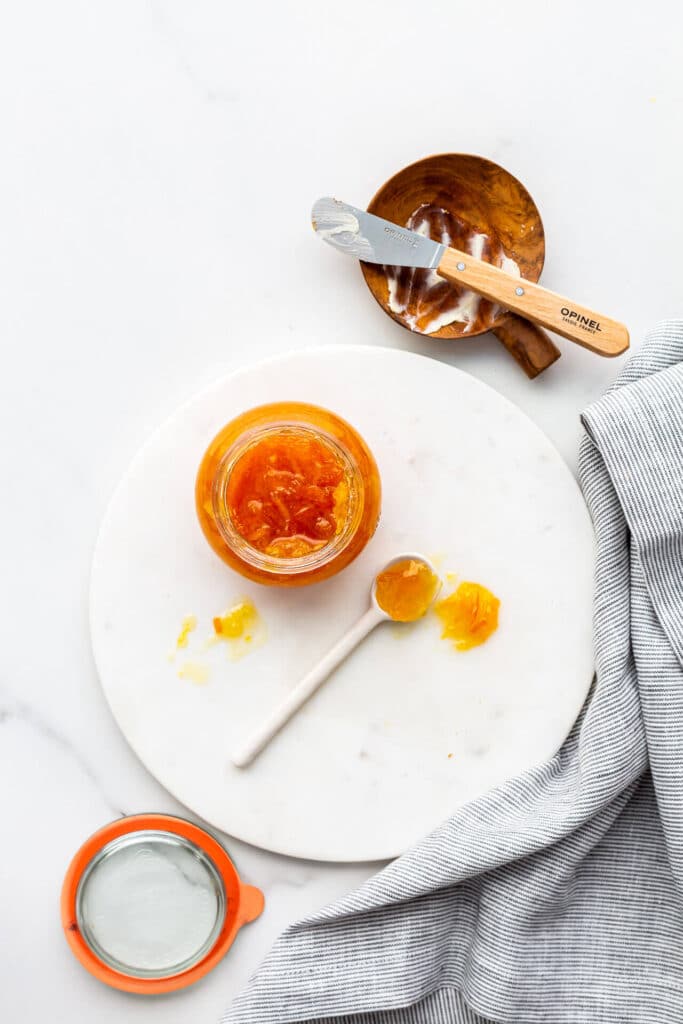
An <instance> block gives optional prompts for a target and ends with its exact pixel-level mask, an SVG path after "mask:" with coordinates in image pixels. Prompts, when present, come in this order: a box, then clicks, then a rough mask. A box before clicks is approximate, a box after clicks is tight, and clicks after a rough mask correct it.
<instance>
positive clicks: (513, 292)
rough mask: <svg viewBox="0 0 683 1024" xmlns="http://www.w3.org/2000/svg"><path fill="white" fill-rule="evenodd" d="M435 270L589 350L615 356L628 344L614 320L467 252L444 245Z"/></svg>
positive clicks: (624, 331)
mask: <svg viewBox="0 0 683 1024" xmlns="http://www.w3.org/2000/svg"><path fill="white" fill-rule="evenodd" d="M436 271H437V273H438V274H439V275H440V276H441V277H444V278H446V280H447V281H452V282H453V283H454V284H458V285H467V286H468V287H469V288H471V289H472V291H475V292H477V293H478V294H479V295H483V296H484V297H485V298H487V299H492V300H493V301H494V302H499V303H500V304H501V305H502V306H505V307H506V309H511V310H513V311H514V312H515V313H521V314H522V316H525V317H528V319H529V320H533V321H534V322H535V323H539V324H541V325H542V326H543V327H547V328H548V329H549V330H551V331H554V332H555V333H556V334H560V335H561V336H562V337H563V338H568V339H569V340H570V341H575V342H576V343H577V344H579V345H582V346H583V347H584V348H587V349H590V350H591V352H597V353H599V354H600V355H603V356H618V355H620V354H621V353H622V352H624V351H625V350H626V349H627V348H628V346H629V336H628V331H627V330H626V327H625V326H624V325H623V324H620V323H619V322H618V321H617V320H612V319H611V318H610V317H607V316H604V315H603V314H602V313H596V312H595V311H594V310H591V309H588V308H587V307H586V306H581V305H579V304H578V303H577V302H574V301H573V300H572V299H567V298H564V297H563V296H561V295H556V294H555V293H554V292H551V291H548V289H547V288H542V287H541V286H540V285H538V284H533V283H532V282H531V281H526V280H524V279H523V278H519V277H513V276H512V275H511V274H507V273H506V272H505V271H504V270H501V269H500V268H499V267H494V266H493V265H492V264H491V263H485V262H484V261H483V260H477V259H475V258H474V257H473V256H470V255H469V254H468V253H464V252H459V251H458V250H457V249H450V248H449V249H446V250H445V251H444V253H443V255H442V257H441V260H440V262H439V265H438V267H437V268H436Z"/></svg>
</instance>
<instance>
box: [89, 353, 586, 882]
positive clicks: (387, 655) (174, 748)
mask: <svg viewBox="0 0 683 1024" xmlns="http://www.w3.org/2000/svg"><path fill="white" fill-rule="evenodd" d="M377 381H386V382H387V383H389V382H390V385H391V386H390V387H386V388H383V389H382V390H381V391H380V392H379V393H378V389H377ZM283 396H286V397H287V398H288V399H289V400H295V401H308V402H318V403H320V404H321V405H322V406H324V407H325V408H326V409H334V410H335V411H336V412H338V413H339V414H340V415H343V416H344V417H345V418H347V419H348V421H349V422H350V423H353V425H354V426H355V427H356V428H357V429H358V430H359V431H360V433H361V435H362V436H363V438H364V439H365V440H366V441H367V443H368V444H369V446H370V449H371V451H372V452H373V454H374V456H375V458H376V460H377V465H378V467H379V472H380V475H381V478H382V516H381V520H380V523H379V526H378V528H377V531H376V533H375V535H374V536H373V537H372V539H371V541H370V543H369V544H368V545H367V547H366V548H365V550H364V551H363V552H362V553H361V554H360V555H359V556H358V558H357V559H356V560H355V561H354V562H353V564H352V565H350V566H349V567H348V568H347V569H345V570H344V572H343V573H342V574H340V575H339V576H337V577H335V578H334V579H331V580H328V581H327V582H325V583H323V584H320V585H319V586H315V587H300V588H297V589H294V590H292V589H288V590H285V591H283V590H282V589H281V588H278V587H262V586H259V585H258V584H249V583H247V582H246V581H245V580H244V579H243V577H241V576H239V575H238V574H237V573H235V572H233V571H232V570H230V569H228V567H227V566H226V565H225V564H224V563H223V562H221V561H220V560H219V559H217V558H216V556H215V554H214V552H213V551H212V550H211V549H210V547H209V546H208V544H207V543H206V540H205V538H204V536H203V534H202V532H201V529H200V527H199V524H198V522H197V515H196V511H195V504H194V493H193V487H192V484H193V481H194V478H195V474H196V469H197V466H198V465H199V463H200V461H201V458H202V455H203V453H204V451H205V449H206V447H207V446H208V444H209V443H210V441H211V440H212V439H213V437H214V436H215V435H216V434H217V433H218V431H219V430H221V429H222V427H223V426H224V425H225V423H226V421H227V420H230V419H232V418H233V416H236V415H239V414H240V413H241V412H243V411H244V410H245V409H249V408H254V407H256V406H259V405H263V404H265V403H266V402H271V401H277V400H278V399H281V398H282V397H283ZM457 438H461V443H458V441H457ZM416 550H418V551H423V552H426V553H427V554H428V555H431V557H432V558H434V559H435V560H436V561H437V562H440V563H441V569H440V571H441V573H442V575H443V576H444V579H445V587H444V594H447V593H449V592H451V591H452V590H453V589H454V586H453V574H457V577H458V579H459V581H462V580H478V581H479V582H481V583H483V584H485V585H486V586H488V587H490V588H491V589H492V590H493V591H494V592H495V594H496V595H497V596H498V598H499V599H500V602H501V611H500V625H499V628H498V630H497V631H496V633H495V635H494V636H493V637H491V639H490V640H489V642H488V643H487V644H485V645H483V646H481V647H479V648H477V649H476V650H472V651H469V652H468V653H467V655H464V654H460V655H458V654H457V653H456V652H454V651H453V650H452V645H451V644H449V643H444V642H443V641H442V640H441V639H440V635H439V634H440V631H441V630H440V623H439V621H438V619H436V616H434V615H427V616H425V618H423V619H421V620H420V621H419V622H416V623H414V624H413V625H411V626H407V625H397V624H393V626H387V625H385V626H382V627H381V628H379V629H376V630H375V631H374V632H373V634H372V636H370V637H367V638H366V640H365V641H364V642H363V644H362V645H361V646H360V647H359V649H358V650H357V651H355V652H354V653H353V655H352V657H350V658H348V659H347V660H346V662H345V663H344V664H343V665H341V666H340V667H339V668H338V669H337V671H336V672H335V673H334V675H333V677H332V678H331V679H329V680H328V682H327V683H326V684H325V685H324V686H323V687H322V688H321V689H320V691H319V692H318V693H316V694H315V696H314V697H312V698H311V700H309V701H308V703H307V704H306V706H305V707H304V708H302V709H301V711H300V712H299V713H298V714H297V715H296V716H295V717H294V718H293V720H292V721H291V722H289V723H288V725H287V727H286V728H285V729H283V730H282V732H281V733H280V734H279V736H276V737H275V738H274V739H273V741H272V743H271V744H270V745H269V747H268V748H267V749H266V750H265V751H263V753H262V754H261V756H260V757H259V758H258V759H257V760H256V762H255V763H254V764H252V765H251V766H250V767H249V768H248V769H246V770H241V769H239V768H235V767H234V766H233V765H231V764H230V761H229V755H230V752H231V751H232V750H234V749H235V748H237V747H239V746H240V745H241V744H243V743H244V742H245V740H246V738H247V737H248V736H250V735H251V734H252V733H253V732H254V730H256V729H257V728H258V727H259V726H260V724H261V723H262V722H263V720H264V717H265V716H267V715H268V714H269V713H270V711H271V709H273V708H275V707H277V706H279V705H280V703H281V702H282V700H283V699H284V698H285V695H286V694H287V693H289V692H290V691H291V688H292V687H293V686H294V685H295V684H296V682H297V681H298V680H299V679H300V678H301V677H302V676H303V675H304V674H305V673H306V672H307V671H308V670H309V668H310V667H311V666H312V665H314V664H315V663H316V662H317V661H318V660H319V659H320V658H321V657H322V655H323V654H324V653H325V651H326V650H329V649H330V648H331V647H332V645H333V644H334V643H335V642H336V641H337V640H338V639H339V637H340V636H341V635H342V634H343V633H344V632H345V631H346V630H347V629H348V628H350V626H351V624H352V623H353V622H354V621H356V620H357V619H359V618H360V616H361V615H362V614H363V613H364V612H365V611H366V610H367V608H368V601H369V589H370V582H371V580H372V579H373V577H374V576H375V574H376V572H377V571H378V570H379V569H380V568H381V567H382V566H383V565H386V563H387V562H388V561H390V560H391V559H392V558H393V557H395V556H397V555H398V554H400V553H401V552H405V551H416ZM593 563H594V538H593V528H592V525H591V522H590V517H589V515H588V511H587V509H586V506H585V503H584V501H583V497H582V495H581V491H580V490H579V488H578V487H577V484H576V481H575V480H574V479H573V477H572V475H571V473H570V472H569V470H568V468H567V466H566V464H565V462H564V460H563V459H562V457H561V456H560V455H559V454H558V452H557V450H556V449H555V448H553V446H552V445H551V444H550V443H549V442H548V440H547V438H546V437H545V436H544V434H542V433H541V431H539V429H538V428H537V427H536V425H535V424H534V423H533V421H532V420H530V419H529V417H528V416H525V415H524V414H523V413H522V412H521V411H520V410H519V409H518V408H517V407H516V406H514V405H512V404H511V403H510V402H508V401H507V400H506V399H504V398H502V397H501V396H500V395H499V394H498V393H497V392H496V391H494V390H493V389H492V388H490V387H488V386H487V385H485V384H482V382H481V381H478V380H477V379H476V378H475V377H473V376H471V375H470V374H466V373H462V372H461V371H459V370H457V369H455V368H451V367H448V368H446V367H444V366H442V365H441V364H440V363H438V362H437V361H436V360H434V359H427V358H425V357H424V356H420V355H416V354H414V353H411V352H401V351H398V350H396V349H393V348H391V349H390V348H378V347H377V346H373V347H370V346H368V345H342V346H336V347H331V346H326V347H324V348H317V349H308V350H307V351H305V352H294V353H290V354H287V355H285V356H282V357H280V358H276V359H271V360H268V361H267V362H265V363H264V362H261V363H258V364H256V366H253V367H248V368H247V369H245V370H244V371H242V372H240V373H236V374H233V375H229V376H228V377H224V378H222V379H221V380H219V381H217V382H216V383H215V384H214V385H212V386H211V387H210V388H208V389H207V390H206V391H204V392H202V393H201V394H199V395H197V396H196V397H195V398H194V399H193V400H192V401H190V402H187V403H185V405H183V406H182V407H181V408H180V409H179V410H178V412H177V413H175V414H174V415H173V416H172V417H171V419H170V420H167V421H166V423H164V424H163V425H162V426H161V427H160V428H159V430H158V431H156V432H155V433H154V434H153V436H152V437H151V438H150V440H149V442H148V443H147V444H146V445H144V446H143V448H142V449H141V451H140V452H139V454H137V455H136V457H135V459H134V461H133V463H132V464H131V466H130V468H129V470H128V471H127V472H126V474H125V476H124V478H123V480H122V482H121V484H120V486H119V487H118V488H117V490H116V493H115V495H114V498H113V499H112V502H111V504H110V506H109V508H108V510H107V513H106V515H105V518H104V523H103V526H102V530H101V532H100V536H99V539H98V543H97V548H96V552H95V557H94V560H93V574H92V588H91V606H90V616H91V632H92V641H93V652H94V655H95V662H96V664H97V667H98V672H99V675H100V680H101V682H102V685H103V687H104V691H105V694H106V696H107V700H108V702H109V705H110V707H111V709H112V712H113V714H114V716H115V718H116V720H117V722H118V723H119V725H120V727H121V730H122V731H123V733H124V735H125V736H126V738H127V739H128V741H129V742H130V743H131V745H132V747H133V749H134V750H135V751H136V752H137V754H138V756H139V757H140V759H141V760H142V762H143V763H144V764H145V765H146V766H147V767H148V768H149V770H150V771H151V772H152V774H153V775H154V776H155V778H157V779H158V780H159V781H160V782H161V783H163V784H164V785H165V786H166V787H167V788H168V790H169V792H171V793H173V794H174V796H176V797H177V798H178V799H179V800H181V801H182V802H183V803H184V804H186V805H187V806H188V807H190V808H191V809H192V810H193V811H194V812H195V813H197V814H199V815H201V816H202V818H204V819H205V820H206V821H208V822H209V823H210V824H212V825H214V826H216V827H218V828H221V829H223V830H225V831H226V832H228V833H229V834H230V835H233V836H238V837H239V838H240V839H244V840H246V841H247V842H249V843H253V844H254V845H256V846H259V847H262V848H266V849H269V850H274V851H276V852H279V853H286V854H289V855H292V856H302V857H307V858H311V859H315V860H326V861H345V862H349V861H364V860H379V859H386V858H390V857H396V856H398V855H399V854H400V853H403V852H404V851H405V850H407V849H408V847H410V846H412V845H413V844H414V843H415V842H417V841H418V839H420V837H421V836H424V835H426V834H427V833H428V832H430V831H431V830H432V829H433V828H436V827H437V826H438V825H439V824H440V823H441V822H442V821H443V820H444V819H445V818H447V817H448V815H449V814H451V813H452V812H453V811H454V810H455V809H456V808H457V807H459V806H460V805H461V804H464V803H466V802H467V801H469V800H473V799H475V798H476V797H477V796H479V795H481V794H482V793H484V792H487V791H488V790H489V789H491V788H492V787H493V786H495V785H498V784H500V783H502V782H504V781H505V780H506V779H508V778H510V777H511V776H513V775H517V774H519V773H520V772H522V771H524V770H525V769H526V768H531V767H533V766H534V765H537V764H541V763H542V762H544V761H546V760H547V758H548V757H551V756H552V755H553V754H554V753H555V751H556V750H557V749H558V747H559V746H560V745H561V743H562V741H563V740H564V738H565V736H566V735H567V733H568V732H569V730H570V729H571V727H572V725H573V723H574V720H575V719H576V716H577V714H578V712H579V709H580V708H581V706H582V704H583V702H584V700H585V697H586V693H587V692H588V687H589V686H590V681H591V676H592V674H593V649H592V648H593V645H592V628H591V627H592V609H591V599H592V593H593ZM449 576H450V577H451V578H450V579H449ZM245 594H246V595H247V596H248V597H250V598H251V600H252V601H253V602H254V604H255V605H256V607H257V608H258V610H259V613H260V615H261V616H262V618H263V622H264V630H265V631H267V637H266V640H265V643H262V644H261V645H258V644H257V646H256V647H255V649H252V650H250V651H249V653H248V654H247V655H245V656H244V657H241V658H240V659H239V660H237V661H234V660H233V661H232V662H231V661H230V659H229V656H228V653H227V652H226V650H225V644H219V645H213V646H212V647H210V648H208V649H207V638H210V636H211V632H212V628H211V622H212V619H213V616H214V615H217V614H222V612H223V610H224V609H225V607H226V606H228V607H229V606H230V605H231V604H234V602H235V601H239V600H240V598H242V597H243V595H245ZM188 613H191V614H193V615H195V617H196V619H197V628H196V630H195V631H194V632H193V633H192V634H190V636H189V637H188V646H187V648H185V649H183V650H181V651H176V652H174V653H173V654H172V655H171V657H172V660H171V661H169V654H168V652H169V650H171V651H173V646H174V643H175V638H176V636H177V635H178V631H179V629H180V624H181V622H182V620H183V618H184V617H185V616H187V615H188ZM558 651H562V652H563V653H562V658H561V659H559V660H558V657H557V652H558ZM187 662H189V664H190V665H192V666H197V667H199V668H200V669H203V670H204V671H205V672H206V674H207V678H206V680H205V681H204V682H202V683H201V685H197V684H196V683H195V684H193V683H192V682H190V681H189V680H188V679H186V678H185V679H182V678H178V674H179V670H180V671H182V666H183V665H184V664H186V663H187Z"/></svg>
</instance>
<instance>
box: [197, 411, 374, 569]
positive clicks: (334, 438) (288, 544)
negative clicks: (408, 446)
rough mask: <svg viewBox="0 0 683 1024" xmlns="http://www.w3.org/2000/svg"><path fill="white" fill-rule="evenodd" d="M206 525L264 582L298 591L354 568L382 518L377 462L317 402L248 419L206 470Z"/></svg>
mask: <svg viewBox="0 0 683 1024" xmlns="http://www.w3.org/2000/svg"><path fill="white" fill-rule="evenodd" d="M196 502H197V514H198V516H199V522H200V525H201V527H202V530H203V531H204V534H205V536H206V538H207V540H208V541H209V543H210V544H211V546H212V547H213V549H214V551H216V553H217V554H218V555H220V557H221V558H222V559H223V560H224V561H225V562H227V563H228V564H229V565H230V566H232V568H234V569H236V570H237V571H238V572H240V573H242V575H244V576H247V577H248V578H249V579H253V580H257V581H258V582H261V583H275V584H281V585H285V586H296V585H299V584H302V583H313V582H316V581H318V580H323V579H327V578H328V577H329V576H332V575H334V574H335V573H337V572H339V571H340V570H341V569H343V568H344V567H345V566H346V565H348V564H349V562H351V561H352V560H353V559H354V558H355V557H356V556H357V555H358V554H359V553H360V551H361V550H362V549H363V548H364V547H365V545H366V544H367V542H368V540H369V539H370V537H371V536H372V535H373V533H374V531H375V528H376V526H377V522H378V519H379V510H380V480H379V473H378V470H377V466H376V465H375V461H374V459H373V457H372V454H371V453H370V450H369V449H368V447H367V445H366V444H365V442H364V441H363V439H362V438H361V437H360V435H359V434H358V433H357V432H356V431H355V430H354V429H353V427H351V426H350V425H349V424H348V423H346V422H345V421H344V420H342V419H341V418H340V417H338V416H336V415H335V414H334V413H331V412H328V411H327V410H325V409H321V408H319V407H317V406H314V405H308V404H305V403H302V402H278V403H274V404H272V405H264V406H259V407H258V408H256V409H252V410H250V411H249V412H246V413H243V414H242V415H241V416H238V417H237V419H235V420H233V421H232V422H231V423H229V424H228V425H227V426H226V427H224V428H223V430H222V431H221V432H220V433H219V434H218V435H217V437H215V438H214V440H213V441H212V442H211V444H210V445H209V448H208V450H207V452H206V454H205V455H204V458H203V460H202V463H201V465H200V467H199V473H198V476H197V484H196Z"/></svg>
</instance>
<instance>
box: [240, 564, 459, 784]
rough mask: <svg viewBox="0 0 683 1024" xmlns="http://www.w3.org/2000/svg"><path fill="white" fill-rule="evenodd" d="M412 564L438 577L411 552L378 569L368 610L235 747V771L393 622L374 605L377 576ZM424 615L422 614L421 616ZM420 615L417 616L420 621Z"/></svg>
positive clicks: (250, 760) (435, 594)
mask: <svg viewBox="0 0 683 1024" xmlns="http://www.w3.org/2000/svg"><path fill="white" fill-rule="evenodd" d="M403 561H413V562H422V563H423V565H426V566H427V568H428V569H429V570H430V572H431V573H433V574H434V576H436V577H437V578H438V573H437V572H436V570H435V569H434V566H433V565H432V563H431V562H430V561H429V559H428V558H425V557H424V555H418V554H414V553H408V554H403V555H396V557H395V558H392V559H391V560H390V561H389V562H387V563H386V565H385V566H384V567H383V568H382V569H380V571H379V573H377V575H376V576H375V578H374V580H373V583H372V589H371V591H370V607H369V608H368V610H367V611H366V612H365V614H364V615H362V616H361V617H360V619H359V620H358V621H357V622H356V623H355V624H354V625H353V626H352V627H351V629H350V630H349V631H348V632H347V633H345V634H344V636H343V637H342V638H341V640H338V641H337V643H336V644H335V645H334V647H332V649H331V650H329V651H328V652H327V654H325V655H324V656H323V657H322V658H321V659H320V661H319V662H318V663H317V665H315V666H314V667H313V668H312V669H311V671H310V672H308V673H307V674H306V675H305V676H304V677H303V679H302V680H301V681H300V682H299V683H297V685H296V686H295V687H294V689H293V690H292V691H291V692H290V693H288V694H287V696H286V697H285V699H284V700H283V702H282V703H281V704H280V706H279V707H278V708H276V709H275V711H274V712H273V713H272V714H271V715H270V717H269V718H268V719H266V721H265V722H264V723H263V725H262V726H261V727H260V728H259V729H257V730H256V732H254V733H252V735H251V736H250V737H249V738H248V740H247V741H246V743H245V744H244V745H243V746H241V747H238V749H237V750H235V751H234V752H233V754H232V756H231V758H230V760H231V761H232V763H233V764H234V765H235V767H236V768H246V767H247V765H249V764H251V762H252V761H253V760H254V758H256V757H258V755H259V754H260V753H261V751H262V750H264V749H265V747H267V745H268V744H269V743H270V741H271V740H272V739H273V737H274V736H276V735H277V734H278V733H279V731H280V729H282V728H283V727H284V726H285V725H286V724H287V722H288V721H289V720H290V718H291V717H292V716H293V715H295V714H296V712H297V711H298V710H299V708H301V707H302V706H303V705H304V704H305V703H306V701H307V700H308V699H309V697H311V696H312V695H313V694H314V693H315V692H316V690H318V689H319V688H320V687H321V686H322V684H323V683H324V682H325V680H326V679H327V677H328V676H330V675H331V674H332V672H334V670H335V669H336V668H337V666H338V665H340V664H341V663H342V661H343V660H344V658H346V657H347V656H348V655H349V654H350V653H351V651H353V650H354V648H356V647H357V646H358V644H359V643H360V642H361V640H364V639H365V637H366V636H367V635H368V633H371V632H372V630H373V629H374V628H375V626H379V624H380V622H393V621H395V620H393V619H392V618H391V616H390V615H389V614H388V613H387V612H385V611H384V609H383V608H380V606H379V604H378V603H377V576H379V575H380V574H381V573H382V572H385V571H386V570H387V569H389V568H390V566H392V565H395V564H396V562H403ZM438 592H439V588H438V587H437V588H436V591H435V593H434V596H433V597H432V602H433V601H434V599H435V598H436V596H437V594H438ZM422 614H424V613H422ZM421 617H422V615H420V616H418V618H421Z"/></svg>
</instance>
